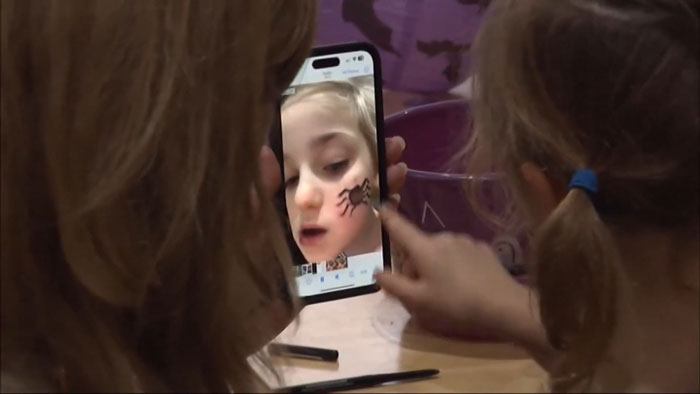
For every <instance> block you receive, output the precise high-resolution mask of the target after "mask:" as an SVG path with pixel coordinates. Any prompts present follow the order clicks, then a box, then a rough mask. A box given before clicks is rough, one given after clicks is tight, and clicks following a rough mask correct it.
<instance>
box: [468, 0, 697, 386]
mask: <svg viewBox="0 0 700 394" xmlns="http://www.w3.org/2000/svg"><path fill="white" fill-rule="evenodd" d="M698 8H700V7H698V3H697V1H696V0H627V1H615V0H497V1H495V2H493V3H492V5H491V9H490V11H489V14H488V17H487V18H486V21H485V23H484V25H483V26H482V29H481V31H480V34H479V37H478V40H477V45H476V49H475V53H474V55H475V58H476V70H475V101H474V104H473V106H474V111H475V122H476V124H475V128H476V131H475V138H476V140H475V141H473V144H472V145H471V146H472V147H473V148H474V151H473V152H472V153H473V154H474V156H473V161H474V163H476V165H481V166H483V164H484V162H485V160H487V158H488V160H490V161H488V160H487V161H486V164H487V166H486V167H487V168H489V169H492V168H500V169H504V170H505V171H506V173H507V176H508V177H509V179H510V183H511V184H512V185H514V193H515V195H516V197H518V200H519V201H522V202H524V203H525V204H527V201H526V199H525V198H524V196H525V195H526V193H525V188H526V187H527V185H526V184H525V182H524V180H523V179H522V177H521V175H520V166H521V165H522V164H523V163H525V162H533V163H535V164H536V165H539V166H540V168H542V169H543V171H544V172H545V173H546V174H547V176H548V177H549V178H550V180H552V181H553V182H555V183H556V184H559V185H561V186H562V187H564V186H565V185H566V184H567V183H568V181H569V180H570V178H571V176H572V174H573V172H574V171H575V170H578V169H582V168H590V169H592V170H593V171H595V172H596V173H597V175H598V182H599V192H598V194H597V195H596V196H595V197H594V198H592V199H591V198H589V197H588V196H587V195H586V193H585V192H583V191H581V190H578V189H574V190H571V191H569V192H568V193H566V195H565V196H563V200H562V201H561V203H560V204H559V205H558V207H557V208H556V209H555V210H554V212H553V213H552V214H551V215H550V216H549V217H548V218H547V219H546V221H545V222H544V223H543V224H542V226H541V227H540V228H539V230H538V232H537V234H536V236H535V244H534V249H535V250H534V255H535V259H536V261H535V262H534V263H535V266H534V271H535V281H536V286H537V289H538V291H539V297H540V298H539V302H540V310H541V316H542V321H543V323H544V325H545V328H546V330H547V334H548V336H549V339H550V341H551V343H552V344H553V345H554V346H555V347H556V348H557V349H561V350H563V351H564V354H565V356H564V357H563V360H562V361H561V363H560V364H559V365H558V367H557V368H556V370H555V371H554V373H553V385H554V389H555V390H561V389H567V388H572V387H573V385H574V384H577V383H582V382H584V381H586V380H587V379H586V378H588V377H591V376H592V375H593V374H594V372H595V365H596V364H597V363H598V362H599V361H600V360H601V358H602V357H603V355H604V353H605V351H606V349H607V346H608V341H609V339H610V336H611V333H612V331H613V329H614V326H615V316H616V308H617V305H616V297H617V288H618V283H619V282H618V281H619V280H620V276H619V275H618V272H619V269H620V268H621V261H620V252H619V250H618V248H617V246H616V242H615V236H616V235H618V234H622V233H626V232H627V233H628V232H631V231H635V229H643V228H654V229H661V230H663V231H666V232H676V233H678V234H683V235H685V236H687V235H688V234H690V235H691V236H692V235H693V234H694V236H695V237H697V234H698V199H699V195H698V189H699V187H698V186H699V178H698V165H699V163H698V156H699V154H698V142H699V135H700V130H699V129H700V116H699V115H698V108H699V100H698V92H699V91H700V89H699V84H698V49H699V45H698V37H700V29H699V25H700V24H699V23H698ZM482 168H483V167H482Z"/></svg>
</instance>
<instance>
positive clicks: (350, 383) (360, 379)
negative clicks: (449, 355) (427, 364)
mask: <svg viewBox="0 0 700 394" xmlns="http://www.w3.org/2000/svg"><path fill="white" fill-rule="evenodd" d="M439 373H440V371H439V370H437V369H419V370H415V371H406V372H394V373H382V374H375V375H362V376H356V377H352V378H346V379H337V380H327V381H324V382H316V383H308V384H300V385H298V386H289V387H282V388H280V389H278V390H276V392H278V393H326V392H329V391H346V390H357V389H361V388H367V387H373V386H379V385H381V384H385V383H391V382H400V381H406V380H415V379H425V378H429V377H432V376H435V375H437V374H439Z"/></svg>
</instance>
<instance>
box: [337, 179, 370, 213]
mask: <svg viewBox="0 0 700 394" xmlns="http://www.w3.org/2000/svg"><path fill="white" fill-rule="evenodd" d="M371 191H372V187H371V186H370V182H369V179H367V178H365V180H364V181H362V184H361V185H356V186H355V187H353V188H352V189H343V191H342V192H340V193H339V194H338V198H340V201H339V202H338V205H337V206H339V207H340V206H343V205H344V206H345V208H343V213H341V214H340V216H345V214H346V213H347V212H348V209H350V207H352V209H350V216H352V213H353V212H355V209H356V208H357V207H359V206H360V205H361V204H365V205H369V198H370V193H371Z"/></svg>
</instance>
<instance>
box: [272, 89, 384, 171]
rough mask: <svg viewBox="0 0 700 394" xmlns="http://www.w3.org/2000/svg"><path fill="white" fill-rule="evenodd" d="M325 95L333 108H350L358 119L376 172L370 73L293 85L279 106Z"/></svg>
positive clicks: (375, 143) (375, 139)
mask: <svg viewBox="0 0 700 394" xmlns="http://www.w3.org/2000/svg"><path fill="white" fill-rule="evenodd" d="M316 95H326V96H327V97H329V98H330V99H331V100H330V101H329V104H335V108H336V109H341V110H345V109H350V110H351V111H352V112H353V114H354V115H355V116H356V117H357V119H358V130H360V134H362V138H363V139H364V141H365V143H366V144H367V147H368V148H369V152H370V154H371V155H372V163H373V164H374V170H375V173H376V172H377V171H378V168H379V164H378V160H379V159H378V158H377V120H376V109H375V99H374V79H373V77H371V76H370V77H355V78H351V79H349V80H345V81H328V82H320V83H314V84H308V85H303V86H297V87H295V92H294V95H292V96H289V97H288V98H287V99H286V100H285V101H284V103H283V104H282V109H283V110H284V109H285V108H288V107H290V106H291V105H293V104H295V103H299V102H300V101H303V100H305V99H307V98H309V97H312V96H316Z"/></svg>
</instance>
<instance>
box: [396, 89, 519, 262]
mask: <svg viewBox="0 0 700 394" xmlns="http://www.w3.org/2000/svg"><path fill="white" fill-rule="evenodd" d="M384 125H385V134H386V136H387V137H391V136H401V137H403V138H404V139H405V140H406V150H405V152H404V155H403V158H402V159H403V160H404V161H405V162H406V164H407V165H408V168H409V169H408V174H407V177H406V185H405V187H404V189H403V191H402V193H401V206H400V211H401V212H402V213H403V214H404V215H405V216H406V217H407V218H408V219H409V220H411V221H412V222H413V223H415V224H416V225H417V226H419V227H420V228H421V229H423V230H424V231H426V232H431V233H433V232H440V231H451V232H455V233H466V234H469V235H470V236H472V237H474V238H476V239H480V240H483V241H485V242H488V243H490V244H491V245H493V247H494V249H495V250H496V251H497V253H498V255H499V258H500V260H501V262H502V263H503V265H504V266H505V267H506V268H507V269H508V270H509V271H510V272H511V273H513V274H515V275H520V274H522V273H523V272H524V265H523V252H522V250H523V242H522V241H523V240H524V237H522V236H520V235H519V234H514V233H512V231H510V230H508V229H506V228H499V227H497V226H495V225H493V224H490V223H489V221H487V220H484V219H483V218H482V216H480V215H479V214H477V212H476V210H475V207H474V205H473V204H472V202H471V200H470V198H468V196H467V191H466V189H465V186H467V185H468V186H469V187H471V188H473V190H474V191H475V192H474V193H473V194H474V195H475V196H478V197H477V198H478V201H479V206H480V207H481V209H482V210H486V211H488V212H492V213H496V214H497V213H500V212H503V210H504V209H505V207H506V203H507V200H506V198H507V197H506V194H505V189H504V183H503V182H504V181H505V180H504V179H503V176H502V175H500V174H495V173H491V174H485V175H480V176H473V175H468V174H465V173H464V166H463V164H461V163H463V160H459V159H458V157H459V156H460V155H461V152H462V151H463V150H464V147H465V146H466V144H467V142H468V139H469V136H470V134H471V115H470V111H469V104H468V103H467V102H466V101H464V100H450V101H443V102H439V103H433V104H428V105H423V106H419V107H414V108H411V109H408V110H405V111H403V112H400V113H397V114H394V115H392V116H389V117H387V118H386V119H385V121H384ZM461 156H462V157H463V155H461Z"/></svg>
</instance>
